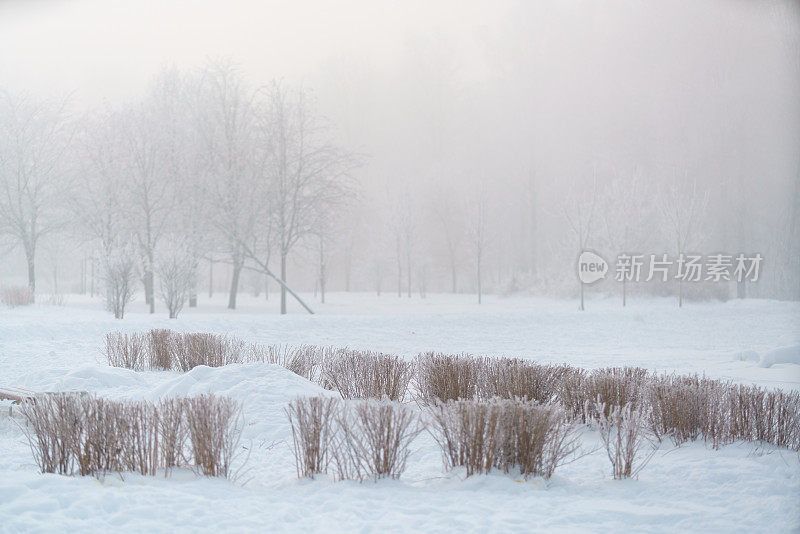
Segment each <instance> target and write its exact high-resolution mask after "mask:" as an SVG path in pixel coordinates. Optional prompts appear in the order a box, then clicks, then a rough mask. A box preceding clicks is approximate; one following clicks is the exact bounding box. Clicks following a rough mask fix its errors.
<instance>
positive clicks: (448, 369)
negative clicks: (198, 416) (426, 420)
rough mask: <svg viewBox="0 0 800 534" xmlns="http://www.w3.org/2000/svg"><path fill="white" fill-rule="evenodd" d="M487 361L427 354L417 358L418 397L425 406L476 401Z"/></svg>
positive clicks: (467, 357)
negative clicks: (448, 402)
mask: <svg viewBox="0 0 800 534" xmlns="http://www.w3.org/2000/svg"><path fill="white" fill-rule="evenodd" d="M486 366H487V360H486V359H484V358H476V357H473V356H469V355H467V354H462V355H449V354H437V353H434V352H426V353H425V354H420V355H419V356H417V395H418V399H419V401H420V402H422V403H423V404H431V403H434V402H436V401H437V400H439V401H442V402H447V401H449V400H456V399H474V398H476V397H477V396H478V394H479V393H480V392H481V383H482V380H483V377H484V376H485V374H486Z"/></svg>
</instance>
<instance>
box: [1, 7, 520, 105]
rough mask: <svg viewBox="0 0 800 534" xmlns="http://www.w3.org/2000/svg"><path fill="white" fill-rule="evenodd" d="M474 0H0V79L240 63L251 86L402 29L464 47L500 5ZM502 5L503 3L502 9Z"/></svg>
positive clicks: (94, 78) (383, 44) (118, 74)
mask: <svg viewBox="0 0 800 534" xmlns="http://www.w3.org/2000/svg"><path fill="white" fill-rule="evenodd" d="M498 6H499V7H496V6H495V5H493V4H491V3H488V2H487V3H475V2H450V1H448V2H425V1H412V2H388V1H387V2H347V1H345V2H324V1H307V2H292V1H267V2H264V1H248V0H236V1H230V2H214V1H192V2H183V1H175V0H171V1H163V2H131V1H116V0H94V1H93V0H75V1H69V2H67V1H54V0H50V1H46V0H35V1H8V0H3V1H0V50H2V51H3V53H2V54H0V84H2V85H6V86H9V87H11V88H12V89H25V90H29V91H37V90H46V91H48V92H50V91H53V90H61V91H64V92H72V91H74V97H75V98H76V99H77V100H79V101H90V100H95V99H97V98H109V99H112V100H113V99H116V98H119V97H120V96H122V97H126V96H133V95H135V94H136V93H137V92H138V91H141V89H142V87H143V86H144V84H145V83H146V81H147V80H148V79H149V77H151V76H152V75H153V74H155V73H156V72H157V71H158V70H159V68H161V67H162V66H164V65H165V64H171V63H174V64H177V65H180V66H198V65H200V64H202V62H203V61H204V60H205V59H207V58H214V57H228V58H232V59H233V60H235V61H236V62H238V63H240V64H241V65H242V67H243V70H244V71H245V72H246V73H247V74H248V75H249V77H250V78H251V79H253V80H254V81H255V82H256V83H263V82H265V81H268V80H269V79H271V78H273V77H286V78H290V79H293V80H295V81H298V80H299V81H303V80H306V79H307V78H308V77H309V75H312V74H314V73H316V72H317V71H318V70H319V69H320V67H321V65H323V64H324V63H325V62H327V61H328V60H329V58H348V59H353V58H355V59H357V60H358V61H359V62H363V63H370V64H372V63H381V62H386V61H393V60H394V59H395V58H396V57H397V56H398V55H399V54H400V52H401V51H402V50H403V49H404V47H406V45H407V41H408V38H409V36H414V35H423V34H439V35H442V36H446V37H447V38H449V39H453V40H454V41H455V42H457V43H458V45H459V47H466V48H467V50H462V52H474V51H470V50H468V48H469V47H471V46H472V47H474V46H475V41H474V37H475V36H476V35H480V33H481V29H482V28H485V27H486V25H491V24H492V21H493V20H496V19H498V18H499V17H501V16H502V15H503V12H504V10H506V9H507V6H508V4H498ZM504 6H505V7H504Z"/></svg>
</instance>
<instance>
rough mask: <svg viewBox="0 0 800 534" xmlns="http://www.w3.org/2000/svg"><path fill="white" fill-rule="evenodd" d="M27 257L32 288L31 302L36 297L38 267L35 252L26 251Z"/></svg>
mask: <svg viewBox="0 0 800 534" xmlns="http://www.w3.org/2000/svg"><path fill="white" fill-rule="evenodd" d="M25 259H26V261H27V262H28V287H29V288H30V290H31V302H34V300H35V298H36V268H35V265H34V259H33V252H28V251H27V250H26V251H25Z"/></svg>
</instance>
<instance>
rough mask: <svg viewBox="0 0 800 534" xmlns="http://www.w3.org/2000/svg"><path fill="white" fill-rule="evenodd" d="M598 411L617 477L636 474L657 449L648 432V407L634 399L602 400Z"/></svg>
mask: <svg viewBox="0 0 800 534" xmlns="http://www.w3.org/2000/svg"><path fill="white" fill-rule="evenodd" d="M595 413H596V414H598V415H597V421H596V422H597V427H598V430H599V431H600V439H601V440H602V442H603V446H604V448H605V450H606V453H607V454H608V459H609V460H610V461H611V467H612V471H613V474H614V478H615V479H620V478H631V477H635V476H636V475H638V474H639V472H640V471H641V470H642V469H643V468H644V467H645V466H646V465H647V463H648V462H649V461H650V459H651V458H652V457H653V455H654V454H655V451H656V448H655V447H654V446H653V443H652V442H651V441H650V439H649V435H648V428H647V421H648V409H647V408H643V407H636V406H634V404H632V403H628V404H625V405H623V406H611V407H609V406H605V405H604V404H603V403H600V402H598V403H596V404H595Z"/></svg>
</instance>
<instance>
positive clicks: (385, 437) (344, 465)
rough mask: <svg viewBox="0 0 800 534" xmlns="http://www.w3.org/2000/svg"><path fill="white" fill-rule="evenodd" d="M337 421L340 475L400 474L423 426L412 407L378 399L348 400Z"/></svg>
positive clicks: (346, 477) (357, 476) (336, 450)
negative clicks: (411, 446)
mask: <svg viewBox="0 0 800 534" xmlns="http://www.w3.org/2000/svg"><path fill="white" fill-rule="evenodd" d="M337 421H338V425H339V432H340V438H339V439H338V441H337V445H336V447H335V448H334V457H335V459H336V466H337V472H338V476H339V478H340V479H355V480H364V479H368V478H371V479H375V480H376V479H379V478H400V475H402V473H403V471H405V468H406V461H407V460H408V456H409V455H410V454H411V450H410V445H411V442H412V441H414V439H415V438H416V437H417V436H418V435H419V433H420V432H422V430H423V428H424V427H423V425H422V424H421V423H420V421H419V417H418V416H417V414H416V412H415V411H414V410H413V409H412V408H410V407H408V406H404V405H402V404H397V403H392V402H388V401H376V400H365V401H357V402H350V403H346V404H345V407H344V409H343V410H341V411H340V412H339V414H338V418H337Z"/></svg>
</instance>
